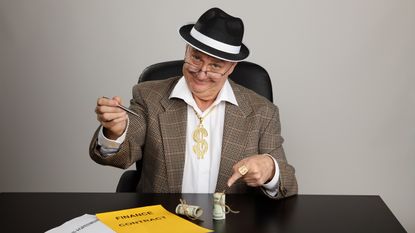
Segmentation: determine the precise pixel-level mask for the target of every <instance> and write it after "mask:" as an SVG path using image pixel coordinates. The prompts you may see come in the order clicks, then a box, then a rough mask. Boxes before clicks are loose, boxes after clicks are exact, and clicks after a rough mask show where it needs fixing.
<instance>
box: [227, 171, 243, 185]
mask: <svg viewBox="0 0 415 233" xmlns="http://www.w3.org/2000/svg"><path fill="white" fill-rule="evenodd" d="M241 177H242V174H241V173H239V172H238V170H234V171H233V174H232V176H231V177H230V178H229V180H228V187H231V186H232V185H233V184H234V183H235V182H236V181H237V180H238V179H239V178H241Z"/></svg>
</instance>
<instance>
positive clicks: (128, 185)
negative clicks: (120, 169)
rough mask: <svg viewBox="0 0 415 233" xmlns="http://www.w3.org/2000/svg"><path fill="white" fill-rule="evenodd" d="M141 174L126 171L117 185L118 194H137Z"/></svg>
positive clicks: (134, 171)
mask: <svg viewBox="0 0 415 233" xmlns="http://www.w3.org/2000/svg"><path fill="white" fill-rule="evenodd" d="M139 180H140V174H139V173H138V172H137V171H136V170H129V171H125V172H124V173H123V174H122V176H121V177H120V181H119V182H118V185H117V190H116V192H117V193H135V192H136V189H137V184H138V181H139Z"/></svg>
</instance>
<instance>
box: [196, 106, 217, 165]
mask: <svg viewBox="0 0 415 233" xmlns="http://www.w3.org/2000/svg"><path fill="white" fill-rule="evenodd" d="M214 108H215V106H214V107H212V108H211V109H210V110H209V112H208V113H206V114H205V116H204V117H201V116H199V114H197V112H196V110H195V109H193V111H194V112H195V114H196V116H197V118H198V119H199V125H197V126H196V129H195V131H193V141H195V144H194V145H193V152H194V153H195V154H196V155H197V158H198V159H203V158H204V156H205V154H206V152H207V151H208V143H207V141H206V140H205V137H207V136H208V132H207V130H206V129H205V127H203V119H204V118H205V117H206V116H207V115H208V114H209V113H210V112H212V110H213V109H214Z"/></svg>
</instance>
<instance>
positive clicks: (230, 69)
mask: <svg viewBox="0 0 415 233" xmlns="http://www.w3.org/2000/svg"><path fill="white" fill-rule="evenodd" d="M237 64H238V62H232V66H231V68H229V71H228V76H229V75H231V74H232V72H233V70H234V69H235V67H236V65H237Z"/></svg>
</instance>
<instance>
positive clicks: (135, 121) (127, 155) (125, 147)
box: [89, 86, 147, 169]
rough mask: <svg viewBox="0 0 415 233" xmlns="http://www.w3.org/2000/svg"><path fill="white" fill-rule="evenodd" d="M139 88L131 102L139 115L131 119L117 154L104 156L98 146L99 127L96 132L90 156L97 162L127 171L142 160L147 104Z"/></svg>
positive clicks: (132, 116)
mask: <svg viewBox="0 0 415 233" xmlns="http://www.w3.org/2000/svg"><path fill="white" fill-rule="evenodd" d="M142 100H143V98H141V96H140V92H139V91H138V88H137V86H135V87H134V88H133V99H131V101H130V109H131V110H133V111H134V112H136V113H137V114H138V116H134V115H131V116H130V117H129V125H128V131H127V135H126V138H125V140H124V142H123V143H122V144H121V146H120V149H119V151H118V152H117V153H115V154H114V155H111V156H103V155H101V153H100V150H99V145H98V139H97V138H98V132H99V127H98V129H97V130H96V131H95V133H94V136H93V137H92V140H91V143H90V146H89V155H90V157H91V158H92V160H94V161H95V162H97V163H99V164H102V165H109V166H114V167H118V168H123V169H126V168H128V167H129V166H131V165H132V164H134V163H135V162H136V161H137V160H140V159H141V158H142V147H143V145H144V141H145V135H146V128H147V127H146V125H147V116H146V115H147V114H146V109H145V104H144V102H143V101H142Z"/></svg>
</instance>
